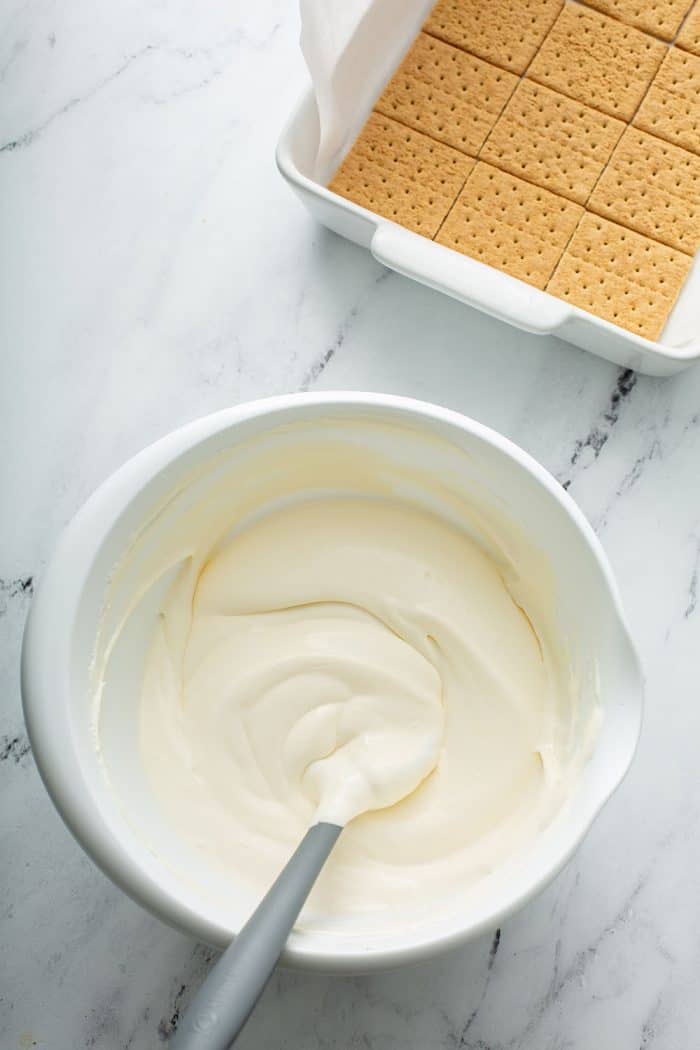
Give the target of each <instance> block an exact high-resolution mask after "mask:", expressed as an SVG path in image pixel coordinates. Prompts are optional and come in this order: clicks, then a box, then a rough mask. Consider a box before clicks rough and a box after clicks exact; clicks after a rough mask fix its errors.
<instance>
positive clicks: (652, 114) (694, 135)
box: [633, 47, 700, 153]
mask: <svg viewBox="0 0 700 1050" xmlns="http://www.w3.org/2000/svg"><path fill="white" fill-rule="evenodd" d="M633 123H634V126H635V127H637V128H642V129H643V130H644V131H649V132H650V133H651V134H652V135H656V136H658V138H661V139H665V140H666V142H673V143H675V144H676V145H677V146H683V147H684V149H688V150H690V151H691V152H692V153H700V56H696V55H691V54H688V52H687V51H679V50H678V48H677V47H672V48H670V49H669V52H668V54H667V55H666V58H665V59H664V60H663V62H662V63H661V69H660V70H659V72H658V73H657V74H656V76H655V78H654V81H653V83H652V85H651V87H650V88H649V90H648V92H647V94H646V97H645V99H644V101H643V102H642V104H641V106H640V108H639V111H638V113H637V115H636V117H635V118H634V121H633Z"/></svg>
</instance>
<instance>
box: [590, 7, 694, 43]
mask: <svg viewBox="0 0 700 1050" xmlns="http://www.w3.org/2000/svg"><path fill="white" fill-rule="evenodd" d="M690 2H691V0H583V3H584V4H586V5H587V6H588V7H595V8H596V10H597V11H602V12H603V14H605V15H610V16H611V17H612V18H617V20H618V21H619V22H624V23H625V25H628V26H636V27H637V29H644V30H645V32H647V33H651V35H652V36H659V37H661V39H662V40H673V38H674V36H675V35H676V33H677V32H678V27H679V26H680V24H681V22H682V21H683V17H684V15H685V13H686V11H687V10H688V8H689V7H690Z"/></svg>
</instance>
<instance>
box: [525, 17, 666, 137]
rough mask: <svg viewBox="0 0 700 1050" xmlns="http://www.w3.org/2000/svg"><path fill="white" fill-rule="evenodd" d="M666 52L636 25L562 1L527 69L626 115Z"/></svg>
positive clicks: (552, 84) (598, 106)
mask: <svg viewBox="0 0 700 1050" xmlns="http://www.w3.org/2000/svg"><path fill="white" fill-rule="evenodd" d="M640 2H641V0H640ZM665 53H666V47H665V45H664V44H662V43H661V41H660V40H654V39H653V37H650V36H647V35H646V33H642V32H641V30H639V29H634V28H633V27H632V26H626V25H623V24H622V22H616V21H615V20H614V19H613V18H607V17H606V16H605V15H599V14H598V12H597V11H590V10H588V9H587V8H585V7H579V6H575V5H573V4H568V3H567V5H566V7H565V8H564V10H563V11H562V13H561V14H560V15H559V18H558V19H557V20H556V22H555V23H554V25H553V27H552V30H551V32H550V33H549V36H548V37H547V39H546V40H545V42H544V43H543V45H542V47H541V48H540V50H539V51H538V53H537V55H536V56H535V58H534V60H533V62H532V65H531V66H530V68H529V70H528V73H527V75H528V77H529V78H530V79H531V80H536V81H537V82H538V83H539V84H544V85H545V86H546V87H550V88H554V90H555V91H560V92H561V93H562V95H568V96H569V98H574V99H576V100H577V101H578V102H584V103H586V104H587V105H589V106H593V107H594V109H599V110H601V111H602V112H603V113H608V114H609V115H610V116H612V117H619V118H620V119H621V120H626V121H629V120H631V119H632V117H633V115H634V112H635V110H636V108H637V106H638V105H639V103H640V102H641V100H642V98H643V96H644V93H645V91H646V89H647V88H648V87H649V85H650V83H651V81H652V80H653V78H654V74H655V73H656V71H657V69H658V68H659V66H660V65H661V61H662V59H663V57H664V55H665Z"/></svg>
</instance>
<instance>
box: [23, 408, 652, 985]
mask: <svg viewBox="0 0 700 1050" xmlns="http://www.w3.org/2000/svg"><path fill="white" fill-rule="evenodd" d="M341 406H349V407H350V408H357V409H362V408H369V409H378V410H382V409H386V410H388V411H391V412H394V413H398V414H399V415H404V416H405V417H406V418H407V419H408V420H410V419H413V420H414V421H416V422H418V421H420V420H426V419H427V420H429V421H432V422H433V423H438V424H446V425H447V426H452V427H455V428H457V429H458V430H461V431H463V432H466V433H468V434H470V435H472V436H473V437H475V438H477V440H480V441H482V442H483V443H485V444H486V445H489V446H491V447H492V448H495V449H497V450H499V451H500V452H502V453H504V454H505V455H506V456H507V457H508V458H510V459H511V460H514V461H515V462H516V463H517V464H518V465H519V466H520V467H521V468H522V469H524V470H525V471H526V472H527V473H528V474H529V475H530V476H531V477H532V478H533V479H534V480H535V481H536V482H537V483H539V485H540V486H542V487H543V488H544V489H545V490H546V492H547V493H548V494H549V496H550V497H552V498H553V499H554V500H555V501H556V502H558V503H559V504H560V506H561V508H562V509H563V510H564V512H565V513H566V514H567V515H568V516H569V517H570V518H571V519H572V521H573V523H574V525H575V526H576V528H577V530H578V532H579V533H580V534H581V536H582V539H583V540H584V541H585V543H586V545H587V546H588V548H589V551H590V552H591V553H592V555H593V557H594V560H595V563H596V564H597V567H598V570H599V571H600V573H601V577H602V581H603V583H604V586H605V590H606V592H607V595H608V597H609V599H610V605H611V611H612V612H613V613H614V617H615V620H616V621H617V624H618V627H619V632H620V639H621V641H622V642H623V644H624V645H625V646H626V648H627V658H628V660H629V664H630V668H631V669H632V672H633V675H634V677H635V678H636V681H637V683H638V689H635V690H634V695H635V697H636V698H637V702H636V703H635V704H634V706H633V708H632V710H631V712H630V713H629V714H630V717H631V718H632V725H631V734H630V740H629V752H628V754H627V755H626V756H624V758H623V760H622V762H621V766H620V769H619V772H618V774H617V775H616V776H611V777H610V779H609V782H608V783H606V784H605V785H604V786H603V787H602V788H601V789H599V790H598V792H597V794H596V796H595V797H594V798H593V800H592V801H591V802H590V803H589V805H588V807H587V810H586V811H585V812H584V815H583V817H582V818H580V819H579V821H578V824H577V825H576V827H575V828H572V829H571V831H570V833H569V834H568V835H567V837H566V840H565V842H564V844H563V846H562V848H561V849H560V850H559V851H558V855H557V857H556V860H555V862H554V863H553V864H550V865H549V866H548V867H547V870H546V871H544V872H543V873H541V874H540V876H539V877H538V878H536V879H535V880H534V881H531V882H530V883H528V884H527V885H526V886H525V888H524V889H521V890H520V891H518V892H515V893H513V894H512V895H511V896H510V898H509V899H508V900H506V901H505V902H504V903H503V905H502V906H501V907H498V908H495V907H492V908H491V909H490V910H489V911H488V912H486V913H485V914H484V915H483V917H482V918H481V919H480V920H479V921H477V922H473V921H469V922H467V923H462V924H461V925H460V924H458V923H456V924H455V925H454V927H453V928H452V929H451V930H449V931H448V932H439V933H436V934H435V935H432V936H431V935H425V934H421V935H419V936H417V937H416V938H415V939H414V940H413V941H412V942H411V943H410V944H405V945H400V946H398V947H395V948H381V949H375V948H373V949H371V950H370V951H368V950H367V949H366V948H363V947H362V945H361V943H359V942H358V943H355V942H354V941H353V940H348V941H347V942H343V943H342V945H341V946H339V948H338V949H337V950H335V951H334V952H332V953H329V952H328V951H326V950H318V949H309V948H307V947H305V946H304V944H303V937H300V936H298V937H292V939H291V941H290V943H289V944H288V946H287V948H286V949H285V952H284V953H283V956H282V959H281V962H282V965H285V966H288V967H290V968H293V969H297V970H307V971H311V972H316V973H325V974H353V973H361V972H364V973H367V972H370V971H375V970H386V969H390V968H392V967H396V966H400V965H404V964H408V963H413V962H417V961H420V960H422V959H426V958H430V957H433V956H435V955H437V954H440V953H442V952H444V951H448V950H450V949H453V948H456V947H458V946H459V945H461V944H463V943H466V942H467V941H470V940H472V939H474V938H475V937H477V936H479V935H481V934H483V933H486V932H489V931H492V930H493V929H495V928H496V927H497V926H498V925H499V924H500V923H501V922H502V921H503V920H504V919H506V918H507V917H508V916H509V915H511V914H512V913H513V912H515V911H517V910H518V909H519V908H521V907H522V906H523V905H524V904H525V903H526V902H527V901H529V900H531V899H532V898H533V897H535V896H537V895H538V894H539V893H540V892H541V891H542V890H543V889H544V887H545V886H546V885H548V884H549V883H550V882H551V881H552V879H554V877H555V876H556V875H557V874H558V873H559V872H560V871H561V870H562V868H563V867H564V866H565V865H566V864H567V862H568V861H569V860H570V858H571V856H572V855H573V853H574V852H575V850H576V849H577V848H578V846H579V844H580V843H581V842H582V841H583V839H584V838H585V836H586V834H587V833H588V830H589V829H590V827H591V825H592V824H593V822H594V820H595V819H596V817H597V816H598V814H599V813H600V811H601V810H602V808H603V806H604V805H605V803H606V802H607V801H608V799H609V798H610V796H611V795H612V794H613V793H614V791H616V790H617V788H618V787H619V785H620V784H621V783H622V780H623V779H624V777H625V775H626V773H627V771H628V770H629V768H630V765H631V763H632V761H633V758H634V754H635V751H636V748H637V743H638V740H639V735H640V732H641V720H642V710H643V674H642V668H641V663H640V660H639V656H638V653H637V651H636V648H635V645H634V642H633V640H632V637H631V634H630V631H629V627H628V625H627V621H626V617H625V614H624V611H623V608H622V602H621V597H620V593H619V590H618V587H617V583H616V581H615V579H614V576H613V573H612V569H611V566H610V564H609V562H608V559H607V556H606V554H605V552H604V550H603V548H602V546H601V544H600V541H599V540H598V537H597V536H596V534H595V532H594V531H593V528H592V526H591V525H590V523H589V522H588V520H587V519H586V518H585V516H584V515H583V512H582V511H581V510H580V509H579V507H578V505H577V504H576V503H575V502H574V500H573V499H572V497H571V496H570V495H569V494H568V492H566V491H565V490H564V489H563V487H562V486H561V485H560V484H559V483H558V482H557V481H556V479H555V478H554V477H553V476H552V475H551V474H550V473H549V471H547V470H546V469H545V468H544V467H543V466H542V465H541V464H539V463H538V462H537V461H536V460H535V459H534V458H533V457H532V456H531V455H530V454H529V453H527V452H525V451H524V450H523V449H521V448H520V447H519V446H518V445H516V444H515V443H514V442H512V441H511V440H510V439H509V438H506V437H504V436H503V435H502V434H500V433H498V432H497V431H495V430H493V429H491V428H490V427H487V426H485V425H484V424H482V423H479V422H477V421H476V420H474V419H471V418H470V417H468V416H465V415H463V414H462V413H460V412H457V411H454V410H453V409H448V408H444V407H442V406H439V405H435V404H431V403H429V402H425V401H420V400H417V399H413V398H408V397H403V396H400V395H395V394H380V393H369V392H355V391H329V392H325V391H324V392H309V393H292V394H282V395H277V396H275V397H268V398H262V399H258V400H254V401H249V402H244V403H242V404H240V405H236V406H233V407H229V408H225V409H222V410H220V411H217V412H214V413H211V414H209V415H206V416H202V417H200V418H198V419H195V420H193V421H191V422H189V423H186V424H184V425H183V426H181V427H178V428H176V429H175V430H172V431H170V432H169V433H167V434H166V435H164V436H163V437H161V438H160V439H158V440H157V441H155V442H154V443H152V444H150V445H148V446H147V447H146V448H144V449H143V450H142V451H141V452H138V453H137V454H136V455H135V456H133V457H131V458H130V459H128V460H127V461H126V462H125V463H124V464H122V466H121V467H119V468H118V469H117V470H116V471H115V472H114V473H112V474H111V475H110V476H109V477H107V478H106V479H105V480H104V481H103V482H102V483H101V484H100V485H99V486H98V487H97V489H95V491H94V492H93V493H92V495H91V496H90V497H89V498H88V499H87V501H86V502H85V503H84V504H83V506H82V507H81V508H80V509H79V510H78V511H77V513H76V514H75V516H74V517H73V519H72V520H71V521H70V522H69V524H68V525H67V526H66V528H65V529H64V530H63V532H62V534H61V536H60V537H59V540H58V542H57V544H56V546H55V548H54V552H53V554H52V556H51V559H50V561H49V563H48V565H47V567H46V569H45V571H44V573H43V575H42V578H41V579H40V581H39V584H38V586H37V588H36V592H35V594H34V598H33V600H32V605H31V608H30V612H29V616H28V618H27V623H26V626H25V631H24V638H23V643H22V656H21V692H22V703H23V710H24V718H25V723H26V726H27V732H28V735H29V740H30V743H31V746H32V751H33V754H34V758H35V761H36V765H37V769H38V770H39V773H40V776H41V778H42V780H43V782H44V785H45V787H46V790H47V791H48V793H49V795H50V797H51V799H52V801H53V803H54V805H55V807H56V809H57V810H58V813H59V815H60V816H61V818H62V819H63V821H64V823H65V824H66V826H67V827H68V829H69V830H70V831H71V833H72V834H73V836H74V838H75V839H76V840H77V842H78V843H79V845H80V846H81V847H82V848H83V850H84V851H85V852H86V853H87V854H88V856H89V857H90V858H91V859H92V860H93V862H94V863H95V864H96V865H97V866H98V867H99V868H100V869H101V870H102V871H103V872H104V873H105V874H106V875H107V876H108V878H109V879H110V880H111V881H112V882H114V883H115V884H116V885H117V886H118V887H119V888H120V889H122V890H123V891H124V892H125V893H126V894H127V895H128V896H129V897H131V898H132V899H133V900H134V901H136V902H137V903H138V904H140V905H141V906H142V907H145V908H146V909H147V910H148V911H150V912H151V913H152V914H154V915H156V916H157V917H158V918H159V919H161V920H162V921H164V922H165V923H167V924H168V925H170V926H173V927H175V928H176V929H178V930H180V931H183V932H185V933H187V934H188V935H190V936H193V937H196V938H198V939H200V940H203V941H205V942H207V943H209V944H213V945H215V946H217V947H221V946H223V945H224V944H226V943H227V941H228V938H229V937H230V932H229V931H228V930H227V928H226V927H225V926H223V925H221V924H218V925H217V924H215V923H212V922H210V921H209V920H208V919H207V918H206V917H204V916H203V915H202V914H201V913H200V912H198V911H197V910H196V909H194V908H193V907H190V906H189V905H188V904H186V903H185V902H184V901H183V900H181V899H178V898H176V897H175V896H174V895H173V894H172V893H170V892H169V891H168V890H167V889H165V888H164V887H163V886H161V885H159V884H158V883H157V881H156V880H155V879H154V878H153V877H151V876H150V875H148V874H146V873H145V872H144V870H143V869H142V868H141V867H140V866H139V865H138V863H137V862H136V860H134V859H133V858H132V857H131V856H130V855H129V854H128V853H127V851H126V850H124V848H123V846H122V844H121V841H120V839H119V838H118V836H117V835H115V833H114V831H113V829H112V828H110V827H108V825H107V823H106V822H105V820H104V818H103V816H102V814H101V812H100V809H99V806H98V805H97V803H96V801H95V800H94V799H93V798H92V796H91V792H90V790H89V785H88V784H87V782H86V781H85V780H84V778H83V774H82V769H81V765H80V760H79V755H78V751H77V746H76V744H75V741H74V740H73V735H72V732H71V725H70V716H69V714H68V708H69V695H68V689H67V685H64V683H67V681H68V677H67V667H68V664H69V660H70V650H71V638H72V630H71V628H72V625H73V623H74V621H75V618H76V616H77V612H78V609H79V607H80V599H81V595H82V592H83V586H84V583H85V581H86V580H87V579H89V576H90V572H91V571H92V565H93V561H94V555H95V554H96V553H97V552H98V551H99V549H100V547H101V545H102V543H103V542H104V539H105V534H106V533H105V529H104V526H105V522H107V521H109V525H108V526H107V531H108V530H109V527H110V526H111V523H112V522H113V520H114V516H115V514H114V504H115V502H116V505H117V507H118V509H119V511H120V512H121V511H123V510H124V509H125V508H126V507H127V506H128V505H129V504H130V502H131V501H132V500H133V499H134V498H135V497H136V496H137V494H138V493H139V492H140V491H141V489H142V488H143V487H144V486H146V485H147V484H149V483H150V482H152V481H153V479H154V478H155V477H156V476H157V475H158V474H159V473H160V472H161V471H162V470H164V469H165V468H166V467H168V466H169V465H170V464H172V463H174V462H175V461H176V460H177V459H178V458H180V457H181V456H183V455H184V454H185V453H187V452H189V451H191V450H192V449H194V448H196V447H197V446H199V445H200V444H203V443H204V442H205V441H206V440H207V439H208V438H211V437H213V436H214V435H215V434H217V433H221V432H223V431H228V430H232V431H233V430H235V428H236V426H237V425H238V424H240V423H243V422H246V421H249V420H251V419H255V418H259V417H268V418H269V421H270V425H274V424H275V423H276V422H279V420H277V419H276V417H277V416H279V415H282V416H284V414H286V413H287V412H288V411H289V410H290V409H294V408H297V407H298V408H301V409H305V408H314V409H315V408H319V407H320V408H324V409H329V410H332V409H333V408H336V407H341ZM96 520H101V522H102V525H103V529H102V531H100V532H99V535H98V536H97V537H95V538H90V539H88V541H87V543H86V537H85V533H86V527H87V526H88V524H90V523H91V522H93V521H96ZM144 849H146V847H145V846H144Z"/></svg>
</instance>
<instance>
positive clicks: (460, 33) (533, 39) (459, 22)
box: [423, 0, 563, 74]
mask: <svg viewBox="0 0 700 1050" xmlns="http://www.w3.org/2000/svg"><path fill="white" fill-rule="evenodd" d="M562 2H563V0H438V2H437V3H436V4H435V7H434V8H433V9H432V11H431V12H430V14H429V15H428V18H427V20H426V22H425V25H424V26H423V28H424V29H425V31H426V32H427V33H431V34H432V35H433V36H436V37H439V38H440V40H446V41H447V43H448V44H454V45H455V46H456V47H462V48H464V50H465V51H470V52H471V53H472V54H473V55H478V56H479V58H485V59H486V60H487V61H488V62H493V64H494V65H496V66H501V68H502V69H509V70H510V71H511V72H512V73H518V74H520V73H524V72H525V70H526V69H527V66H528V65H529V63H530V61H531V60H532V57H533V55H534V54H535V52H536V51H537V48H538V47H539V46H540V44H541V43H542V41H543V40H544V38H545V36H546V35H547V33H548V32H549V30H550V28H551V27H552V24H553V23H554V20H555V18H556V17H557V15H558V14H559V12H560V11H561V8H562Z"/></svg>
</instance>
